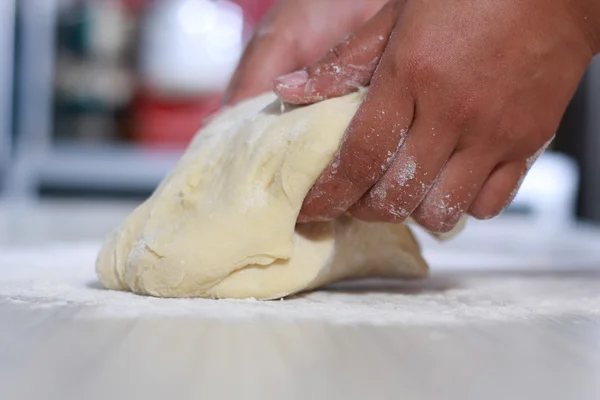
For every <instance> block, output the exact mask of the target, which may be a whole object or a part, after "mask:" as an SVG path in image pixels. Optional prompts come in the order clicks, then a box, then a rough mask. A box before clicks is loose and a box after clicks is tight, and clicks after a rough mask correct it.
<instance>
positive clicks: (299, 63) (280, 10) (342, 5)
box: [225, 0, 387, 104]
mask: <svg viewBox="0 0 600 400" xmlns="http://www.w3.org/2000/svg"><path fill="white" fill-rule="evenodd" d="M386 1H387V0H286V1H281V2H280V3H279V4H277V5H276V6H275V7H273V9H272V10H271V11H270V12H269V14H268V15H267V17H266V18H265V19H264V20H263V21H262V22H261V24H260V27H259V28H258V29H257V30H256V32H255V33H254V36H253V38H252V40H251V41H250V43H249V44H248V47H247V48H246V51H245V52H244V55H243V57H242V60H241V61H240V64H239V66H238V68H237V70H236V72H235V74H234V76H233V78H232V79H231V82H230V84H229V88H228V90H227V94H226V96H225V97H226V98H225V102H226V103H227V104H235V103H237V102H239V101H241V100H244V99H247V98H250V97H252V96H256V95H258V94H261V93H263V92H265V91H268V90H270V89H272V86H273V79H275V78H277V77H278V76H279V75H281V74H286V73H288V72H292V71H294V70H296V69H298V68H302V67H304V66H306V65H308V64H310V63H312V62H315V61H316V60H317V59H318V58H319V57H320V56H321V55H322V54H323V53H325V52H326V51H327V50H329V49H330V48H331V47H332V46H333V45H335V44H336V43H337V42H339V41H340V40H341V39H342V38H343V37H345V36H347V35H348V34H350V33H351V32H353V31H354V30H355V29H357V28H358V27H360V26H361V25H362V24H364V23H365V22H366V21H368V20H369V19H370V18H371V17H372V16H373V15H374V14H375V13H376V12H377V11H379V9H380V8H381V7H382V6H383V4H385V2H386Z"/></svg>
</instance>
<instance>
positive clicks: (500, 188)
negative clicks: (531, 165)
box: [469, 161, 528, 219]
mask: <svg viewBox="0 0 600 400" xmlns="http://www.w3.org/2000/svg"><path fill="white" fill-rule="evenodd" d="M527 169H528V168H527V162H526V161H513V162H509V163H504V164H501V165H499V166H498V167H497V168H496V169H495V170H494V171H493V172H492V174H491V175H490V176H489V178H488V179H487V181H486V182H485V184H484V185H483V187H482V188H481V191H480V192H479V194H478V195H477V197H476V198H475V200H474V201H473V203H472V204H471V206H470V208H469V214H470V215H472V216H474V217H475V218H477V219H490V218H493V217H495V216H496V215H498V214H500V213H501V212H502V210H504V209H505V208H506V207H507V206H508V205H509V204H510V202H511V201H512V200H513V199H514V197H515V195H516V194H517V191H518V190H519V187H520V186H521V183H522V182H523V179H524V178H525V174H526V173H527Z"/></svg>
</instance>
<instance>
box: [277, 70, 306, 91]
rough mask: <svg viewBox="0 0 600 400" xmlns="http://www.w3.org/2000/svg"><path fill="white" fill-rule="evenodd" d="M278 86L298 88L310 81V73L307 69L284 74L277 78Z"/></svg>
mask: <svg viewBox="0 0 600 400" xmlns="http://www.w3.org/2000/svg"><path fill="white" fill-rule="evenodd" d="M275 81H276V82H277V86H282V87H284V88H297V87H299V86H303V85H306V83H307V82H308V73H307V72H306V71H305V70H300V71H296V72H292V73H291V74H287V75H282V76H280V77H279V78H277V79H276V80H275Z"/></svg>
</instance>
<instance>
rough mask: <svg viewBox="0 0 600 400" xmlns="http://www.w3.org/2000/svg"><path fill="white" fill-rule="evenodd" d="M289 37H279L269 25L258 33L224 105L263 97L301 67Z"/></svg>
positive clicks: (232, 83)
mask: <svg viewBox="0 0 600 400" xmlns="http://www.w3.org/2000/svg"><path fill="white" fill-rule="evenodd" d="M292 40H293V39H292V37H291V35H289V34H282V33H280V34H275V32H274V31H273V29H272V28H269V25H264V26H263V27H262V28H259V29H257V30H256V32H255V34H254V36H253V37H252V40H251V41H250V43H249V44H248V46H247V47H246V50H245V51H244V55H243V56H242V59H241V60H240V62H239V64H238V67H237V69H236V72H235V73H234V75H233V77H232V78H231V81H230V83H229V86H228V88H227V90H226V92H225V97H224V103H225V104H228V105H233V104H235V103H237V102H239V101H241V100H244V99H246V98H250V97H252V96H256V95H259V94H261V93H263V92H265V91H267V90H269V89H271V86H272V80H273V78H274V77H276V76H279V75H281V74H283V73H287V72H289V71H292V70H294V69H295V68H297V67H298V65H297V60H296V57H294V56H293V55H290V53H289V49H290V48H293V43H292Z"/></svg>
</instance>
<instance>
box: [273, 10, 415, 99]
mask: <svg viewBox="0 0 600 400" xmlns="http://www.w3.org/2000/svg"><path fill="white" fill-rule="evenodd" d="M403 3H404V2H403V1H392V2H389V3H387V4H386V5H385V6H384V7H383V8H382V9H381V11H380V12H379V13H377V14H376V15H375V16H374V17H373V18H372V19H371V20H369V21H368V22H367V23H366V24H365V25H364V26H363V27H362V28H360V29H359V30H358V31H356V32H355V33H354V34H352V35H351V36H349V37H348V38H346V39H345V40H344V41H342V42H341V43H340V44H338V45H337V46H336V47H334V48H333V49H332V50H330V51H329V52H328V53H327V54H326V55H325V56H324V57H323V58H321V59H320V60H319V61H317V62H316V63H314V64H312V65H310V66H309V67H307V68H305V69H304V70H300V71H296V72H293V73H291V74H287V75H284V76H281V77H279V78H277V79H276V80H275V85H274V90H275V93H276V94H277V95H278V96H279V97H280V98H281V99H282V100H283V101H285V102H287V103H292V104H310V103H315V102H318V101H321V100H324V99H328V98H332V97H338V96H342V95H344V94H348V93H351V92H353V91H356V90H357V89H358V88H361V87H364V86H367V85H368V84H369V82H370V81H371V77H372V75H373V73H374V71H375V69H376V68H377V65H378V63H379V60H380V58H381V54H382V53H383V51H384V50H385V48H386V45H387V43H388V38H389V36H390V33H391V31H392V29H393V28H394V25H395V23H396V20H397V18H398V15H399V13H400V9H401V6H402V5H403Z"/></svg>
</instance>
